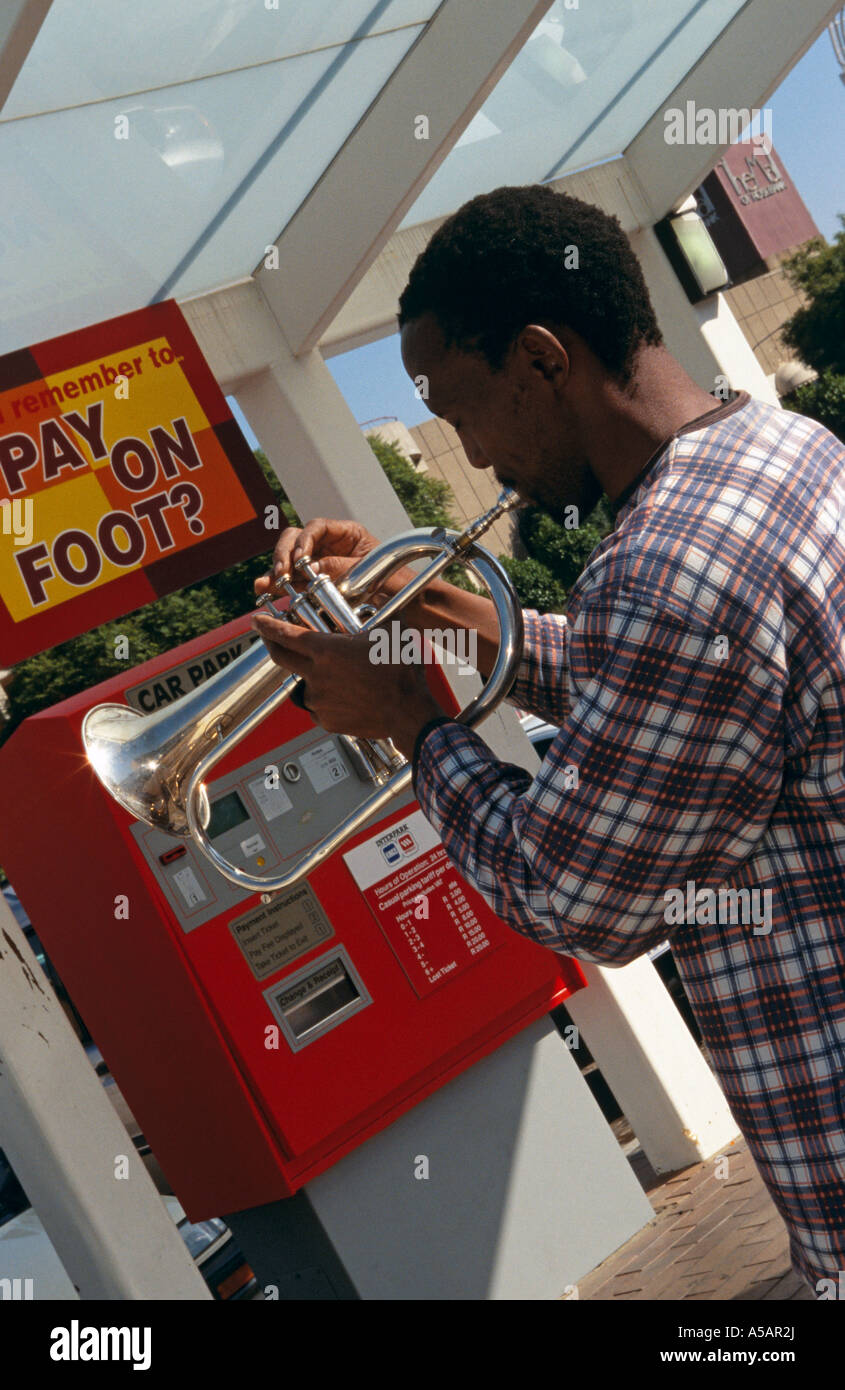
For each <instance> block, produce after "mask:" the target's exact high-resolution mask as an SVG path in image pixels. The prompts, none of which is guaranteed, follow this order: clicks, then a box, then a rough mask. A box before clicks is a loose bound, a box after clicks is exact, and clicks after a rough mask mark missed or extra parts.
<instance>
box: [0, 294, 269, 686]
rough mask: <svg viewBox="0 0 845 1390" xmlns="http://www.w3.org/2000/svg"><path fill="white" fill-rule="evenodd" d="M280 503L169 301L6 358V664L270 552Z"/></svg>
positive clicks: (1, 539)
mask: <svg viewBox="0 0 845 1390" xmlns="http://www.w3.org/2000/svg"><path fill="white" fill-rule="evenodd" d="M274 502H275V499H274V497H273V494H272V492H271V491H270V488H269V487H268V485H267V483H266V482H265V479H264V476H263V474H262V472H261V469H260V468H259V466H258V464H257V462H256V461H255V459H254V458H253V456H252V452H251V450H250V448H249V446H248V444H247V442H246V440H245V439H244V437H243V435H242V434H241V432H240V429H239V428H238V425H237V423H236V421H235V420H234V418H233V416H232V413H231V411H230V410H229V407H228V406H227V404H226V401H225V398H224V396H223V394H222V392H221V390H220V388H219V386H218V385H217V382H216V381H215V380H214V377H213V376H212V375H211V372H210V371H209V368H208V365H207V363H206V361H205V359H204V358H203V356H202V353H201V352H200V349H199V346H198V345H197V342H196V340H195V339H194V337H193V334H192V333H191V331H190V329H189V327H188V324H187V322H186V321H185V318H184V317H183V315H182V312H181V310H180V309H179V306H178V305H177V304H176V303H175V302H174V301H173V300H168V301H167V302H166V303H163V304H154V305H152V306H151V307H149V308H146V309H139V310H137V311H135V312H134V313H130V314H123V315H121V316H120V317H119V318H115V319H109V320H108V321H107V322H105V323H99V324H94V325H93V326H92V327H89V328H83V329H80V330H79V332H76V333H67V334H64V335H63V336H62V337H60V338H52V339H50V340H49V341H48V342H43V343H37V344H35V345H34V346H33V347H29V348H21V349H20V350H19V351H17V352H11V353H7V354H6V355H5V356H2V357H0V523H1V524H0V666H12V665H14V664H15V663H16V662H18V661H21V660H23V658H24V657H27V656H31V655H32V654H33V653H34V652H38V651H43V650H44V649H45V648H47V647H52V646H55V645H56V643H58V642H64V641H66V640H67V639H68V638H70V637H75V636H76V635H77V634H78V633H80V632H86V631H87V630H88V629H89V628H92V627H96V626H97V625H98V624H100V623H104V622H107V621H108V620H110V619H112V618H117V617H120V615H121V614H123V613H129V612H131V611H132V610H133V609H136V608H140V607H141V606H142V605H143V604H146V603H150V602H151V601H152V600H153V599H156V598H161V597H162V595H164V594H169V593H172V592H173V590H174V589H181V588H184V587H185V585H186V584H191V583H194V582H196V581H197V580H200V579H205V578H206V577H207V576H208V575H210V574H217V573H219V571H220V570H222V569H226V568H227V567H228V566H229V565H232V564H234V563H235V562H236V561H237V560H243V559H246V558H247V556H249V555H256V554H259V553H260V552H261V551H262V550H266V549H267V548H268V547H269V545H270V543H271V542H270V540H269V535H270V532H269V531H268V529H267V528H266V527H265V520H266V513H267V510H268V509H272V508H273V507H274ZM270 515H271V516H272V515H273V513H272V510H271V511H270ZM277 524H278V523H277V521H274V525H273V528H272V529H273V530H275V527H276V526H277ZM176 674H177V676H178V673H176ZM178 685H179V682H178V680H177V681H176V684H175V686H174V693H176V690H177V689H178ZM169 698H171V696H170V692H168V691H166V692H165V694H164V696H163V699H162V700H161V701H160V702H162V703H167V702H168V699H169ZM155 702H156V706H157V704H158V703H159V697H158V695H156V696H155ZM148 707H149V697H148Z"/></svg>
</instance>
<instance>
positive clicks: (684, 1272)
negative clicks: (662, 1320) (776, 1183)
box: [579, 1141, 813, 1302]
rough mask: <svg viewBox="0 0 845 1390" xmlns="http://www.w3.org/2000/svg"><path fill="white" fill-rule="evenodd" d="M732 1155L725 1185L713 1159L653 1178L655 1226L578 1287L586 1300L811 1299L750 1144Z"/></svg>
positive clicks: (650, 1186) (734, 1148) (651, 1196)
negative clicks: (796, 1269) (792, 1266)
mask: <svg viewBox="0 0 845 1390" xmlns="http://www.w3.org/2000/svg"><path fill="white" fill-rule="evenodd" d="M727 1155H728V1157H729V1158H730V1177H729V1178H724V1179H716V1178H715V1172H714V1163H715V1159H708V1160H707V1161H706V1162H703V1163H700V1164H696V1165H695V1166H694V1167H691V1168H686V1169H684V1170H683V1171H682V1172H680V1173H673V1174H670V1175H669V1176H667V1177H664V1178H657V1177H656V1176H655V1175H654V1174H653V1172H651V1171H650V1170H649V1171H650V1175H649V1177H648V1188H647V1190H648V1194H649V1200H650V1201H651V1203H652V1206H653V1208H654V1211H655V1218H654V1220H653V1221H651V1222H649V1225H648V1227H647V1228H646V1229H644V1230H642V1231H640V1232H638V1233H637V1235H636V1236H634V1237H633V1238H632V1239H631V1240H630V1241H628V1243H627V1245H624V1246H622V1247H621V1249H620V1250H617V1251H616V1252H615V1253H614V1254H613V1255H611V1256H609V1258H608V1259H607V1260H605V1261H603V1263H602V1264H601V1265H600V1266H599V1267H598V1269H596V1270H594V1271H592V1273H591V1274H590V1275H588V1276H587V1278H586V1279H582V1280H580V1281H579V1285H580V1292H581V1298H582V1299H586V1300H590V1299H594V1300H600V1299H604V1300H612V1301H619V1302H621V1301H624V1300H632V1301H638V1302H639V1301H654V1300H666V1301H669V1300H683V1301H690V1302H703V1301H713V1300H725V1299H736V1300H743V1301H763V1300H771V1301H776V1300H779V1301H784V1300H793V1299H794V1300H801V1301H803V1300H804V1299H807V1298H809V1299H812V1298H813V1294H812V1292H811V1291H810V1290H809V1289H807V1287H806V1285H805V1284H804V1283H803V1281H802V1280H801V1279H800V1278H799V1276H797V1275H796V1274H795V1273H794V1271H792V1270H791V1269H790V1264H789V1241H788V1237H787V1233H786V1228H785V1227H784V1225H783V1222H782V1221H781V1219H780V1216H779V1215H778V1213H777V1211H776V1209H775V1207H774V1205H773V1203H772V1201H771V1198H770V1197H769V1194H768V1192H767V1191H766V1188H765V1186H764V1184H763V1181H762V1178H761V1177H760V1174H759V1173H758V1171H757V1168H756V1166H755V1164H754V1162H753V1160H752V1158H751V1156H750V1154H749V1153H748V1150H747V1148H746V1147H745V1145H744V1142H743V1141H738V1142H737V1144H736V1145H732V1146H731V1147H730V1149H729V1150H727ZM632 1166H633V1165H632ZM641 1167H642V1165H641ZM634 1171H635V1172H637V1171H638V1169H637V1168H636V1166H635V1167H634ZM641 1181H642V1175H641ZM642 1185H643V1187H644V1188H645V1186H646V1184H645V1182H644V1181H643V1182H642Z"/></svg>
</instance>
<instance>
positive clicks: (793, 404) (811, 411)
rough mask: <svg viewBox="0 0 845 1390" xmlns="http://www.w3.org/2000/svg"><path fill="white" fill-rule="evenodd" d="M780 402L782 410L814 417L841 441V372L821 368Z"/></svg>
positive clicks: (844, 391) (844, 408)
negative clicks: (823, 370)
mask: <svg viewBox="0 0 845 1390" xmlns="http://www.w3.org/2000/svg"><path fill="white" fill-rule="evenodd" d="M781 404H782V405H783V406H784V408H785V409H786V410H795V411H797V412H798V414H799V415H808V416H809V417H810V419H811V420H818V422H819V424H820V425H824V426H825V428H826V429H829V430H830V432H831V434H835V435H836V437H837V438H838V439H841V440H842V442H843V443H845V376H839V375H837V374H836V373H835V372H822V374H821V376H820V377H819V378H818V379H817V380H816V381H808V382H807V383H806V384H805V385H804V386H799V387H797V388H796V390H794V391H792V392H791V393H790V394H789V395H788V396H784V398H783V400H782V402H781Z"/></svg>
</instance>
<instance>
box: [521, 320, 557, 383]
mask: <svg viewBox="0 0 845 1390" xmlns="http://www.w3.org/2000/svg"><path fill="white" fill-rule="evenodd" d="M517 350H518V351H519V352H521V353H522V354H523V355H524V358H525V359H526V364H527V366H528V368H529V370H530V371H533V372H538V373H539V374H540V376H541V377H542V378H543V380H544V381H548V382H550V383H553V384H554V385H557V386H562V385H563V384H564V382H565V381H566V380H567V378H568V376H569V353H568V352H567V351H566V348H565V347H564V346H563V344H562V342H561V341H560V339H559V338H558V337H556V336H555V334H554V333H552V332H551V331H550V330H549V329H548V328H543V327H542V325H541V324H538V323H529V324H527V325H526V326H525V328H523V330H522V332H521V333H520V334H519V336H518V338H517Z"/></svg>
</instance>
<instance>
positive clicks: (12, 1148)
mask: <svg viewBox="0 0 845 1390" xmlns="http://www.w3.org/2000/svg"><path fill="white" fill-rule="evenodd" d="M60 910H61V908H60V906H58V905H57V911H60ZM0 1146H2V1148H3V1149H4V1150H5V1152H6V1154H7V1156H8V1158H9V1162H10V1163H11V1164H12V1167H13V1168H14V1169H15V1172H16V1173H17V1175H18V1177H19V1178H20V1181H21V1183H22V1184H23V1187H24V1188H25V1190H26V1193H27V1195H28V1197H29V1199H30V1201H31V1202H32V1205H33V1207H34V1208H35V1210H36V1211H37V1213H38V1215H39V1217H40V1218H41V1221H42V1223H43V1225H44V1228H45V1230H46V1231H47V1234H48V1236H49V1237H50V1239H51V1241H52V1242H53V1245H54V1247H55V1250H56V1253H57V1255H58V1256H59V1259H60V1260H61V1261H62V1264H63V1265H64V1267H65V1269H66V1271H67V1273H68V1276H69V1278H70V1279H71V1282H72V1283H73V1285H74V1287H75V1288H76V1289H77V1290H78V1292H79V1294H80V1297H81V1298H83V1299H95V1298H96V1299H131V1300H143V1299H206V1298H210V1297H211V1294H210V1293H209V1290H208V1288H207V1286H206V1284H205V1282H204V1281H203V1279H202V1277H201V1275H200V1274H199V1272H198V1270H197V1268H196V1266H195V1264H194V1262H193V1260H192V1259H191V1256H190V1255H189V1254H188V1251H187V1250H186V1248H185V1246H184V1245H183V1243H182V1239H181V1237H180V1235H179V1234H178V1232H177V1230H176V1227H175V1226H174V1224H173V1222H172V1221H171V1219H170V1217H169V1215H168V1213H167V1210H166V1208H165V1206H164V1204H163V1202H162V1200H161V1197H160V1196H159V1194H158V1193H157V1192H156V1189H155V1187H154V1185H153V1183H152V1181H151V1179H150V1177H149V1174H148V1173H147V1171H146V1169H145V1167H144V1164H143V1162H142V1160H141V1159H140V1158H139V1157H138V1155H137V1153H136V1152H135V1148H134V1145H133V1144H132V1141H131V1139H130V1137H129V1135H128V1133H127V1131H126V1129H125V1128H124V1126H123V1125H122V1124H121V1122H120V1120H119V1119H118V1117H117V1115H116V1113H115V1111H114V1110H113V1109H112V1106H111V1104H110V1102H109V1100H108V1097H107V1096H106V1094H105V1092H104V1090H103V1087H102V1085H101V1084H100V1081H99V1079H98V1077H97V1075H96V1073H95V1071H94V1068H93V1067H92V1066H91V1064H90V1062H89V1061H88V1059H87V1057H86V1056H85V1053H84V1051H83V1049H82V1047H81V1046H80V1044H79V1041H78V1039H77V1037H76V1035H75V1034H74V1032H73V1029H72V1028H71V1026H70V1023H69V1022H68V1020H67V1018H66V1017H65V1014H64V1012H63V1010H62V1007H61V1005H60V1004H59V1001H58V1000H57V998H56V996H55V994H54V993H53V991H52V989H51V988H50V985H49V983H48V981H47V978H46V976H45V975H44V972H43V971H42V969H41V967H40V966H39V964H38V962H37V961H36V959H35V957H34V955H33V954H32V951H31V950H30V947H29V944H28V942H27V940H26V937H25V936H24V933H23V932H22V931H21V929H20V927H19V926H18V924H17V922H16V921H15V918H14V916H13V914H12V912H11V909H10V908H9V905H8V903H7V902H6V899H5V898H4V897H3V896H2V894H0ZM124 1174H125V1176H124ZM3 1273H4V1274H6V1273H9V1275H10V1277H17V1278H21V1279H26V1278H30V1277H32V1275H31V1272H30V1271H28V1270H26V1269H20V1270H12V1271H5V1270H4V1271H3ZM34 1296H35V1298H36V1299H37V1298H38V1297H39V1292H38V1289H37V1288H35V1289H34Z"/></svg>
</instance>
